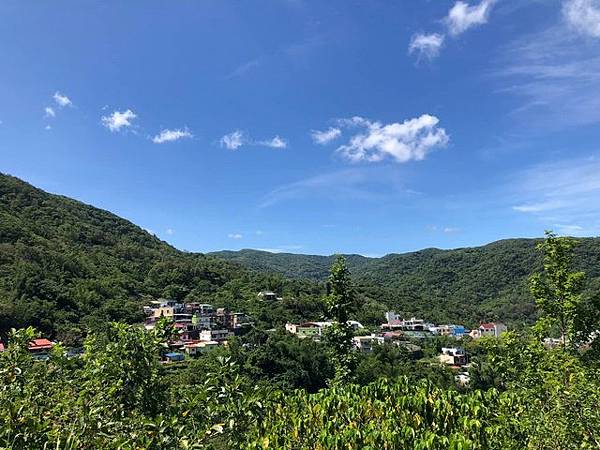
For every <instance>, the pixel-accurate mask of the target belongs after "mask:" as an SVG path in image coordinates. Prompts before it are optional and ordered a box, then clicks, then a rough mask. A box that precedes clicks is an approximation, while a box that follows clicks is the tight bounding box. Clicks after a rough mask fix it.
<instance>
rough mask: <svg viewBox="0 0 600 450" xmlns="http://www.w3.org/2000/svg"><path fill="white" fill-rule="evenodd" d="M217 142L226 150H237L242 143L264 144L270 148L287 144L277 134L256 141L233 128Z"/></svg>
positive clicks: (284, 146)
mask: <svg viewBox="0 0 600 450" xmlns="http://www.w3.org/2000/svg"><path fill="white" fill-rule="evenodd" d="M219 142H220V144H221V147H225V148H226V149H228V150H237V149H238V148H240V147H241V146H243V145H254V146H266V147H271V148H286V147H287V145H288V143H287V141H286V140H285V139H283V138H282V137H280V136H279V135H275V137H273V138H272V139H267V140H264V141H256V140H254V139H252V138H250V137H249V136H247V135H246V134H245V133H244V132H243V131H241V130H235V131H232V132H231V133H229V134H226V135H225V136H223V137H222V138H221V139H220V140H219Z"/></svg>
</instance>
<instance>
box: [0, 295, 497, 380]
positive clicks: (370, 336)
mask: <svg viewBox="0 0 600 450" xmlns="http://www.w3.org/2000/svg"><path fill="white" fill-rule="evenodd" d="M257 298H258V299H259V300H261V301H264V302H276V301H280V300H282V298H281V297H280V296H279V295H277V294H276V293H274V292H271V291H261V292H259V293H258V294H257ZM143 310H144V315H145V321H144V323H143V326H144V327H145V328H146V329H147V330H151V329H153V328H154V327H155V326H156V325H157V323H158V322H159V321H160V320H166V321H168V322H169V323H170V325H171V326H172V327H173V331H174V333H173V334H172V336H173V337H172V338H171V339H170V340H168V341H167V342H165V343H164V345H165V351H164V352H163V354H162V357H161V362H162V363H164V364H171V363H178V362H182V361H185V360H187V359H189V358H196V357H199V356H201V355H202V354H204V353H206V352H209V351H211V350H213V349H216V348H218V347H219V346H227V345H228V341H229V339H230V338H231V337H233V336H240V335H243V334H245V333H246V332H248V331H249V330H250V329H252V328H253V326H254V324H253V322H252V318H251V317H249V316H248V315H247V314H246V313H244V312H232V311H229V310H227V309H226V308H215V307H214V306H213V305H211V304H208V303H197V302H190V303H183V302H177V301H174V300H168V299H158V300H153V301H151V302H149V304H147V305H145V306H144V308H143ZM382 319H384V320H383V321H382V323H381V324H380V326H379V327H365V326H363V325H362V324H361V323H360V322H358V321H356V320H349V321H348V325H349V326H350V327H351V328H352V330H353V334H354V336H353V338H352V343H353V348H354V349H355V351H357V352H363V353H370V352H373V351H374V350H375V348H376V346H378V345H384V344H389V345H395V346H398V347H402V348H404V349H405V350H406V351H408V352H409V353H410V354H412V355H413V356H415V357H419V356H420V355H421V354H422V351H421V345H420V344H421V343H422V342H423V341H424V340H425V339H428V338H434V337H446V338H448V339H450V340H456V341H457V344H456V345H448V346H444V347H442V348H441V352H440V353H439V355H438V356H437V359H438V361H439V362H440V363H442V364H444V365H447V366H449V367H450V368H452V369H454V370H455V372H456V373H457V376H456V379H457V381H459V382H461V383H463V384H464V383H466V382H468V373H467V372H466V370H467V369H468V364H469V358H468V355H467V353H466V351H465V350H464V348H463V347H462V346H460V345H459V342H460V340H461V339H462V338H464V337H470V338H472V339H478V338H480V337H487V336H489V337H500V335H501V334H502V333H503V332H505V331H507V327H506V325H504V324H503V323H500V322H489V323H481V324H480V325H479V326H478V327H477V328H474V329H472V330H469V329H467V328H466V327H465V326H463V325H457V324H439V325H438V324H434V323H432V322H429V321H427V320H424V319H418V318H415V317H412V318H409V319H403V318H402V317H400V315H398V314H397V313H395V312H393V311H388V312H386V313H385V317H384V318H382ZM332 324H333V322H331V321H322V320H321V321H306V322H302V323H286V324H285V327H284V328H285V331H286V332H287V333H290V334H292V335H294V336H296V337H298V338H299V339H313V340H315V341H320V340H321V339H322V337H323V336H324V334H325V330H326V329H327V328H328V327H330V326H331V325H332ZM268 331H270V332H274V331H275V330H268ZM445 342H448V340H446V341H445ZM54 345H56V343H55V342H52V341H50V340H49V339H47V338H39V339H34V340H33V341H32V342H31V343H30V345H29V352H30V353H31V354H32V355H33V357H34V358H35V359H37V360H46V359H48V358H49V355H50V352H51V350H52V348H53V347H54ZM3 350H4V345H3V344H2V343H1V342H0V352H1V351H3ZM79 354H81V349H71V350H69V351H68V356H78V355H79Z"/></svg>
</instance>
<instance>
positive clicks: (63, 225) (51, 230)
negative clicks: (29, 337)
mask: <svg viewBox="0 0 600 450" xmlns="http://www.w3.org/2000/svg"><path fill="white" fill-rule="evenodd" d="M290 284H291V285H292V286H290ZM283 285H285V289H288V288H290V289H292V290H294V289H295V290H296V294H299V293H300V292H299V291H303V290H304V288H305V287H306V289H308V290H309V291H310V289H313V288H316V287H315V286H316V283H302V282H294V283H288V284H286V283H285V281H284V280H283V278H282V277H271V276H264V277H263V276H260V274H254V273H252V274H250V273H249V272H248V271H245V270H243V269H242V268H241V267H239V266H238V265H236V264H234V263H231V262H226V261H224V260H222V259H218V258H215V257H212V256H206V255H202V254H194V253H185V252H181V251H179V250H177V249H175V248H174V247H172V246H170V245H168V244H167V243H165V242H163V241H161V240H159V239H158V238H156V237H155V236H152V235H151V234H149V233H147V232H146V231H144V230H143V229H142V228H140V227H138V226H136V225H134V224H133V223H131V222H129V221H127V220H124V219H122V218H120V217H118V216H116V215H114V214H112V213H110V212H107V211H104V210H101V209H98V208H95V207H92V206H89V205H86V204H84V203H81V202H79V201H76V200H72V199H70V198H67V197H63V196H59V195H53V194H49V193H46V192H44V191H42V190H40V189H37V188H35V187H33V186H31V185H30V184H28V183H26V182H24V181H21V180H19V179H17V178H15V177H12V176H8V175H3V174H0V334H3V333H6V332H7V330H9V329H10V328H11V327H23V326H27V325H34V326H36V327H37V328H38V329H40V330H41V331H42V332H43V333H47V334H51V335H58V337H59V338H62V339H63V340H64V339H66V340H67V341H68V340H69V339H70V338H75V339H77V336H78V335H81V334H82V333H83V331H84V329H86V328H89V327H93V326H95V325H102V324H105V323H106V321H107V320H122V321H126V322H136V321H139V320H141V319H142V315H141V311H142V309H141V305H142V304H143V303H144V301H146V300H148V299H149V298H157V297H166V298H173V299H177V300H184V299H187V300H202V301H210V302H213V303H215V304H228V305H232V306H237V305H239V304H240V303H244V302H247V301H248V300H249V299H251V298H253V297H255V296H256V292H257V290H259V289H261V288H263V287H271V288H279V289H281V290H284V287H283ZM248 307H249V306H248ZM274 314H275V313H274ZM282 315H283V314H282ZM265 320H266V319H265ZM282 320H285V317H282Z"/></svg>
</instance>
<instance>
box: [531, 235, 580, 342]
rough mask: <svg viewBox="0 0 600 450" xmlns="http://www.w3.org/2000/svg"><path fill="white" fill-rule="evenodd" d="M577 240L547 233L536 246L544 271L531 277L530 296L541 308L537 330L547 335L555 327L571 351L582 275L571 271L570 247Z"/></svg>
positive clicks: (571, 252)
mask: <svg viewBox="0 0 600 450" xmlns="http://www.w3.org/2000/svg"><path fill="white" fill-rule="evenodd" d="M576 245H577V241H575V240H574V239H571V238H567V237H557V236H556V234H555V233H553V232H552V231H546V239H545V240H544V241H543V242H541V243H540V244H538V245H537V248H538V250H540V251H541V252H542V253H543V256H544V270H543V271H542V272H541V273H537V274H534V275H533V276H532V277H531V278H530V289H531V293H532V294H533V296H534V298H535V302H536V304H537V305H538V307H539V308H540V312H541V315H540V319H539V320H538V323H537V324H536V331H537V332H538V333H540V334H542V333H548V331H549V330H550V329H551V328H552V327H558V329H559V331H560V337H561V339H562V343H563V348H564V349H567V348H573V346H574V345H575V338H576V337H577V331H578V330H577V328H576V322H577V315H578V313H579V307H580V304H581V291H582V288H583V281H584V279H585V274H584V273H583V272H572V271H571V266H572V260H573V248H574V247H575V246H576Z"/></svg>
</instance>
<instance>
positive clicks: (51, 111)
mask: <svg viewBox="0 0 600 450" xmlns="http://www.w3.org/2000/svg"><path fill="white" fill-rule="evenodd" d="M44 112H45V113H46V117H56V111H54V108H52V107H51V106H46V107H45V108H44Z"/></svg>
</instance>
